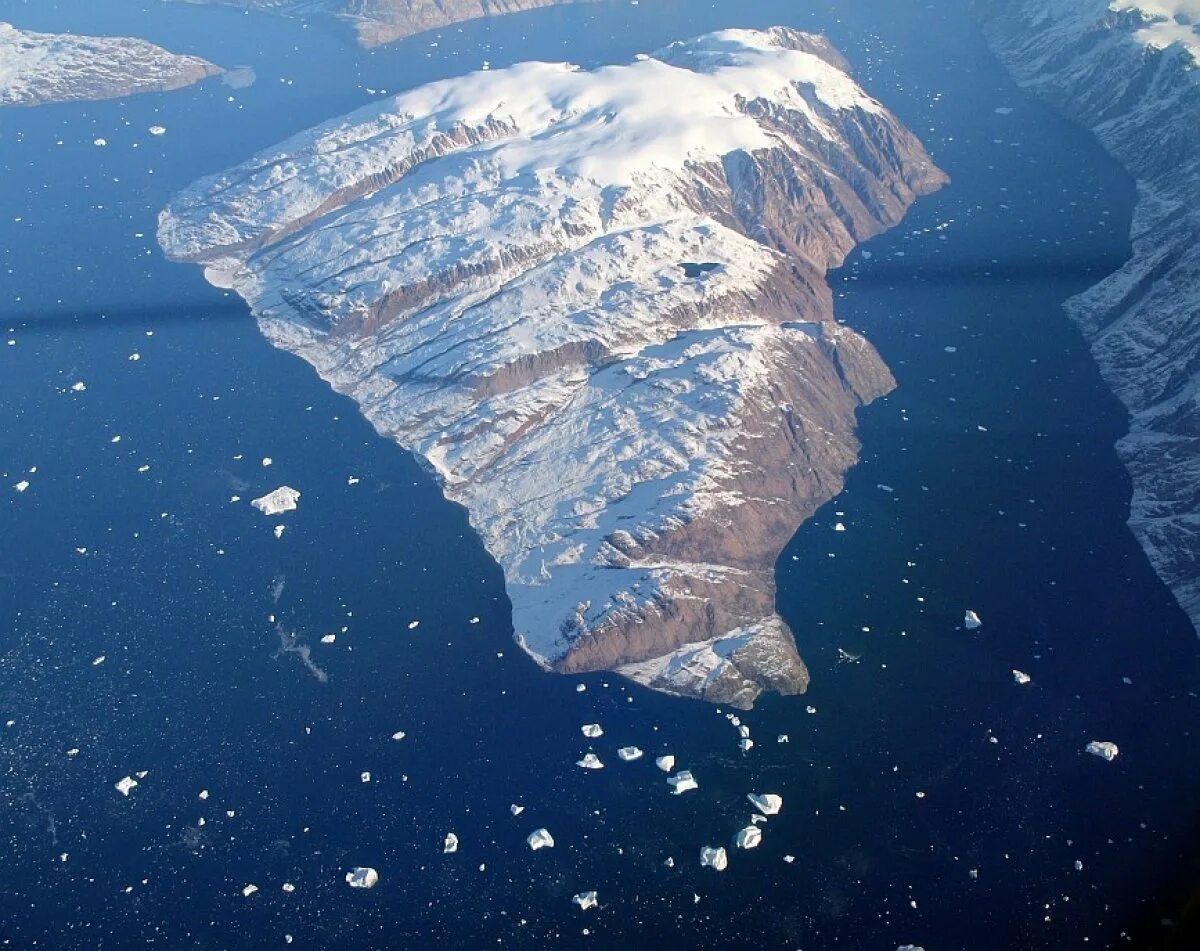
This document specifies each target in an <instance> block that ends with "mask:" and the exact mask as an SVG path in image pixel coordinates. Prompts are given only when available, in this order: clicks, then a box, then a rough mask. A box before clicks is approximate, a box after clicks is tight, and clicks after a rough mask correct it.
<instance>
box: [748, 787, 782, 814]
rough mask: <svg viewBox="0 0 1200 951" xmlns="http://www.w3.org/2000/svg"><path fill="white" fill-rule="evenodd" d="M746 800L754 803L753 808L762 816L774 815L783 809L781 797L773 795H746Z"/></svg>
mask: <svg viewBox="0 0 1200 951" xmlns="http://www.w3.org/2000/svg"><path fill="white" fill-rule="evenodd" d="M746 798H747V799H749V800H750V801H751V802H752V803H754V808H755V809H757V810H758V811H759V812H761V813H762V814H763V815H764V816H773V815H776V814H777V813H778V812H779V810H780V809H782V808H783V797H782V796H777V795H775V793H763V794H762V795H759V794H758V793H747V794H746Z"/></svg>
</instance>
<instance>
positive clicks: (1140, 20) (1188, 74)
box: [978, 0, 1200, 630]
mask: <svg viewBox="0 0 1200 951" xmlns="http://www.w3.org/2000/svg"><path fill="white" fill-rule="evenodd" d="M978 5H979V9H980V12H981V14H982V19H983V23H984V27H985V32H986V33H987V35H988V38H989V41H990V42H991V44H992V45H993V47H994V48H995V50H996V52H997V53H998V55H999V56H1000V58H1001V59H1002V60H1003V61H1004V62H1005V63H1006V64H1007V65H1008V67H1009V68H1010V69H1011V70H1012V72H1013V74H1014V75H1015V76H1016V78H1017V80H1018V81H1019V82H1021V83H1022V84H1023V85H1025V86H1028V87H1029V88H1031V89H1032V90H1034V91H1035V92H1037V93H1038V94H1039V95H1041V96H1043V97H1044V98H1045V99H1047V100H1048V101H1049V102H1050V103H1052V104H1053V105H1054V106H1055V107H1057V108H1058V109H1059V110H1061V111H1062V112H1063V113H1065V114H1066V115H1067V116H1069V117H1071V118H1072V119H1074V120H1076V121H1078V122H1080V123H1082V124H1083V125H1086V126H1087V127H1088V128H1090V129H1092V130H1093V131H1094V132H1095V133H1096V136H1097V137H1098V138H1099V139H1100V141H1101V143H1102V144H1103V145H1104V146H1105V147H1106V148H1107V149H1108V150H1109V151H1110V152H1111V153H1112V154H1113V156H1114V157H1116V159H1117V160H1118V161H1120V162H1121V163H1122V164H1123V165H1124V166H1125V167H1126V168H1127V169H1128V170H1129V172H1130V173H1131V174H1132V175H1133V176H1134V178H1135V179H1137V183H1138V204H1137V208H1136V210H1135V212H1134V220H1133V226H1132V237H1133V257H1132V258H1130V260H1129V261H1128V263H1126V264H1125V266H1124V267H1122V268H1121V269H1120V270H1119V271H1117V272H1116V273H1114V274H1112V275H1110V276H1109V277H1108V278H1106V279H1105V280H1104V281H1102V282H1101V283H1099V284H1097V285H1095V286H1094V287H1092V288H1089V289H1088V290H1087V291H1085V292H1084V293H1083V294H1081V295H1079V296H1078V297H1076V298H1073V299H1072V300H1070V301H1068V302H1067V310H1068V312H1069V313H1070V315H1071V316H1072V317H1073V318H1074V319H1075V320H1076V321H1078V322H1079V325H1080V327H1081V328H1082V329H1083V332H1084V334H1085V335H1086V336H1087V337H1088V339H1089V341H1090V342H1091V345H1092V352H1093V354H1094V355H1095V357H1096V360H1097V361H1098V363H1099V365H1100V369H1101V372H1102V373H1103V375H1104V378H1105V380H1106V381H1107V382H1108V385H1109V386H1110V387H1112V389H1113V391H1114V392H1115V393H1116V395H1117V396H1118V397H1119V398H1120V400H1121V402H1123V403H1124V404H1125V406H1126V407H1127V408H1128V410H1129V413H1130V424H1129V435H1127V436H1126V437H1125V438H1124V439H1122V440H1121V441H1120V442H1119V443H1118V444H1117V449H1118V451H1119V453H1120V455H1121V458H1122V460H1123V461H1124V463H1125V465H1126V467H1127V468H1128V469H1129V472H1130V474H1131V475H1132V477H1133V501H1132V505H1131V512H1130V520H1129V524H1130V526H1131V527H1132V528H1133V531H1134V534H1135V535H1136V536H1137V538H1138V540H1139V541H1140V542H1141V544H1142V546H1143V547H1144V548H1145V550H1146V553H1147V554H1148V555H1149V556H1150V561H1151V563H1152V564H1153V565H1154V568H1155V570H1156V571H1157V572H1158V573H1159V575H1160V576H1161V577H1162V579H1163V580H1164V581H1165V582H1166V583H1167V584H1168V586H1170V588H1171V590H1172V591H1173V592H1174V594H1175V597H1176V598H1177V599H1178V600H1179V603H1180V604H1181V605H1182V606H1183V609H1184V610H1185V611H1186V612H1187V613H1188V615H1189V616H1190V617H1191V619H1192V623H1193V624H1194V625H1195V626H1196V627H1197V629H1198V630H1200V202H1198V201H1197V199H1198V198H1200V69H1198V68H1197V64H1198V62H1200V33H1198V32H1197V28H1196V27H1195V26H1192V25H1190V24H1192V23H1194V22H1197V19H1200V4H1198V3H1197V0H1138V2H1131V0H1113V2H1112V3H1111V9H1110V3H1109V2H1108V0H1053V2H1048V0H1004V2H1001V0H987V2H981V3H979V4H978ZM1173 13H1178V14H1179V16H1178V17H1172V16H1170V14H1173ZM1188 14H1191V17H1192V18H1196V19H1192V18H1189V16H1188Z"/></svg>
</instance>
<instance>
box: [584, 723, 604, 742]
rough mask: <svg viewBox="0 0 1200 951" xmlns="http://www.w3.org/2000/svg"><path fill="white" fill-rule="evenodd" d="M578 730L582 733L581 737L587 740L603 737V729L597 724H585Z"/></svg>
mask: <svg viewBox="0 0 1200 951" xmlns="http://www.w3.org/2000/svg"><path fill="white" fill-rule="evenodd" d="M579 729H580V732H582V733H583V735H584V736H586V737H587V738H588V739H589V740H597V739H599V738H600V737H602V736H604V729H603V728H602V727H601V726H600V724H599V723H585V724H584V725H583V726H581V727H580V728H579Z"/></svg>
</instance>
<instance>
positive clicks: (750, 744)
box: [738, 736, 754, 753]
mask: <svg viewBox="0 0 1200 951" xmlns="http://www.w3.org/2000/svg"><path fill="white" fill-rule="evenodd" d="M738 747H739V748H740V749H741V751H742V752H743V753H746V752H748V751H749V750H751V749H753V748H754V741H753V740H752V739H750V737H748V736H744V737H742V738H741V739H740V740H738Z"/></svg>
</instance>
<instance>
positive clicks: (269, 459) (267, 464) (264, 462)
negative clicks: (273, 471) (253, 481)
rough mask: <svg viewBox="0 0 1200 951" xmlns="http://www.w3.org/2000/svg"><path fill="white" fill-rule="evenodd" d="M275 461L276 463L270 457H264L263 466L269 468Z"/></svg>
mask: <svg viewBox="0 0 1200 951" xmlns="http://www.w3.org/2000/svg"><path fill="white" fill-rule="evenodd" d="M274 461H275V460H274V459H272V458H271V457H270V456H263V461H262V464H263V465H264V466H269V465H270V464H271V463H272V462H274Z"/></svg>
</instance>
